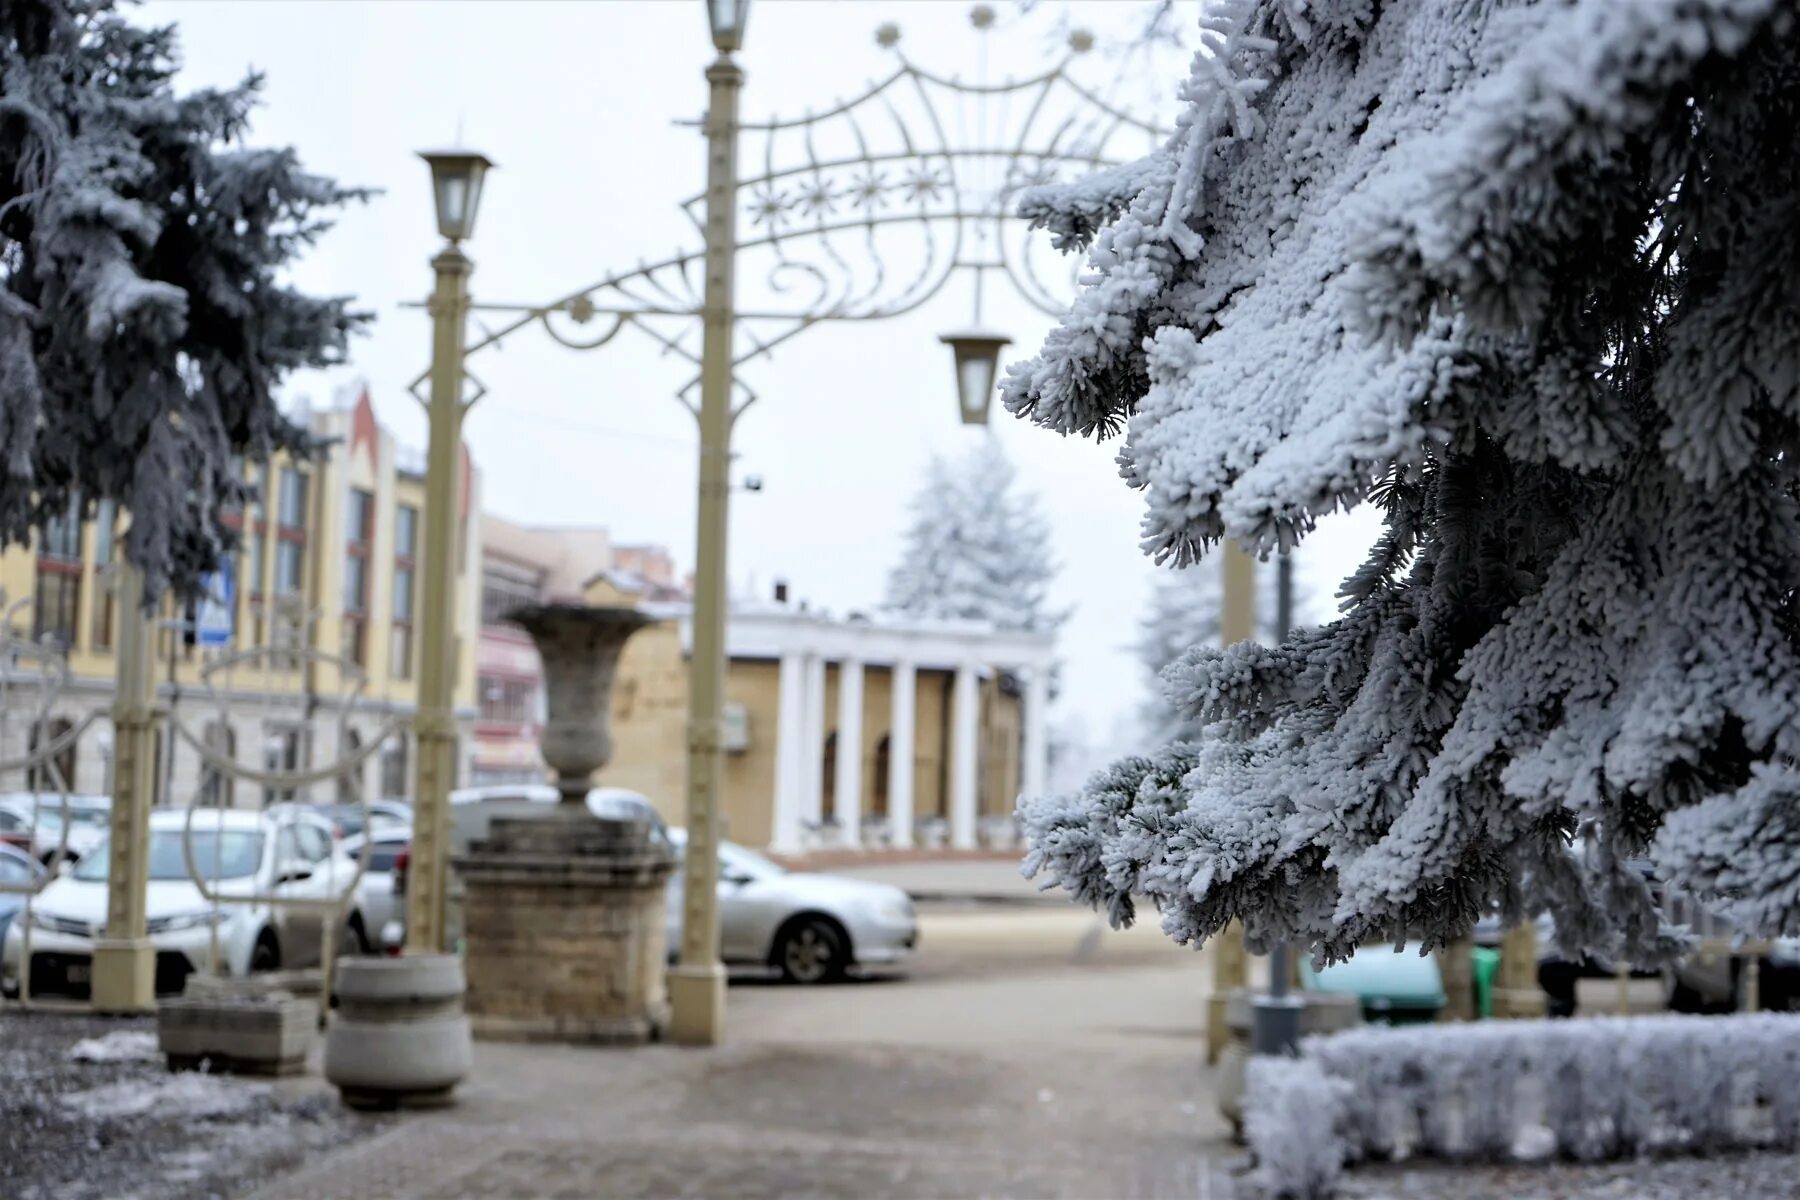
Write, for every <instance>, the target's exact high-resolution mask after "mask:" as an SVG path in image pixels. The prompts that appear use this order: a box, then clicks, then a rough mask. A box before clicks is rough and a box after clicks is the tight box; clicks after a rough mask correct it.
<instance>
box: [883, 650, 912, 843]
mask: <svg viewBox="0 0 1800 1200" xmlns="http://www.w3.org/2000/svg"><path fill="white" fill-rule="evenodd" d="M917 683H918V675H917V674H916V672H915V670H914V668H913V665H912V664H911V663H909V662H897V663H895V664H894V679H893V689H892V692H891V694H892V697H893V705H894V707H893V712H892V713H891V715H890V716H889V718H888V828H889V829H891V830H892V831H893V844H894V849H896V850H906V849H910V848H911V847H912V844H913V755H914V754H915V753H916V752H917V748H916V747H915V746H914V744H913V741H914V733H913V727H914V725H915V723H916V722H915V721H914V717H915V715H916V713H917V710H918V696H917V693H916V685H917Z"/></svg>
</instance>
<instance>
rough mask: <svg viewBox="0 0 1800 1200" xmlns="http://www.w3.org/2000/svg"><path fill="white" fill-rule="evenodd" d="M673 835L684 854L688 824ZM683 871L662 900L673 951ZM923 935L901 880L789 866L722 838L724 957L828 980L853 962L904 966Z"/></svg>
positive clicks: (794, 976) (795, 976) (793, 977)
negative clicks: (894, 882)
mask: <svg viewBox="0 0 1800 1200" xmlns="http://www.w3.org/2000/svg"><path fill="white" fill-rule="evenodd" d="M669 842H670V844H671V845H672V846H673V847H674V849H675V853H676V854H677V855H680V854H681V853H682V852H683V851H684V850H685V849H686V848H687V831H686V830H682V829H671V830H669ZM683 876H684V872H683V871H682V870H681V869H679V868H677V870H676V871H675V874H674V875H673V876H671V877H670V879H669V890H668V895H667V901H666V904H665V906H664V913H665V918H664V927H665V929H666V930H667V932H668V936H669V954H670V957H671V958H673V957H674V956H675V955H676V954H677V953H678V952H679V950H680V946H681V923H682V921H681V914H682V902H681V898H682V886H683ZM918 942H919V922H918V918H917V916H916V915H915V914H914V912H913V904H912V898H911V897H910V896H908V895H907V894H906V893H905V892H904V891H902V890H901V889H899V888H897V887H894V886H892V885H890V884H885V883H874V882H871V881H869V880H863V879H846V878H845V877H843V876H841V875H816V874H813V873H811V872H806V871H789V870H787V869H786V868H785V867H782V866H779V865H777V864H776V863H773V862H770V861H769V860H768V859H766V858H764V857H763V856H762V855H760V854H758V853H756V852H755V851H754V850H748V849H746V848H744V847H743V846H739V845H737V844H736V843H733V842H723V843H721V844H720V846H719V957H720V958H722V959H723V960H724V961H725V962H726V963H727V964H734V965H740V966H752V965H754V966H768V967H774V968H776V969H778V970H779V971H780V972H781V974H782V975H783V976H784V977H785V978H787V979H788V980H790V981H791V982H794V983H824V982H828V981H831V980H836V979H841V978H843V976H844V974H845V973H846V972H847V971H848V970H849V969H850V968H851V967H853V966H855V967H877V966H880V967H892V966H898V965H900V964H902V963H904V962H905V961H906V960H907V959H908V958H910V957H911V956H912V953H913V950H914V949H915V948H916V947H917V945H918Z"/></svg>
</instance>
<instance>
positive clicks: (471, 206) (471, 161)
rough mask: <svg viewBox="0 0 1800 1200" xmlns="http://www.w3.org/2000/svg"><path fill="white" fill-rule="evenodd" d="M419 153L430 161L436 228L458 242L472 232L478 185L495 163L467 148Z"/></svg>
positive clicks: (476, 208) (479, 201)
mask: <svg viewBox="0 0 1800 1200" xmlns="http://www.w3.org/2000/svg"><path fill="white" fill-rule="evenodd" d="M419 157H420V158H422V159H424V160H425V161H426V162H427V163H429V164H430V165H431V197H432V200H433V202H434V203H435V204H436V205H437V224H438V232H439V233H441V234H442V235H444V237H446V238H448V239H449V240H450V241H453V242H460V241H462V240H463V239H464V238H467V237H469V236H470V235H471V234H473V233H474V232H475V214H476V212H477V211H478V210H479V209H480V207H481V185H482V182H483V180H484V179H485V178H486V177H487V172H488V168H489V167H491V166H493V165H494V164H493V163H491V162H489V161H488V159H487V156H486V155H482V154H473V153H470V152H469V151H466V150H438V151H425V152H423V153H421V154H420V155H419Z"/></svg>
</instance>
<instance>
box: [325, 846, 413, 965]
mask: <svg viewBox="0 0 1800 1200" xmlns="http://www.w3.org/2000/svg"><path fill="white" fill-rule="evenodd" d="M411 843H412V826H411V825H383V826H380V827H378V828H376V829H374V830H371V831H370V832H368V833H359V834H357V835H355V836H354V837H347V838H345V839H344V840H343V842H342V843H341V845H340V847H339V848H340V849H341V850H343V852H344V857H346V858H348V859H349V860H350V861H351V862H352V863H354V862H356V861H357V860H358V859H359V858H361V857H362V852H363V847H364V846H365V845H367V846H368V847H369V861H368V865H366V866H365V867H363V876H362V882H360V883H359V884H357V894H356V906H357V910H358V911H359V912H361V913H362V917H363V920H364V921H366V922H367V923H368V924H367V926H366V927H367V929H368V931H369V933H370V935H371V936H372V937H374V938H377V939H380V940H382V941H386V940H387V939H388V937H390V936H391V934H390V933H389V932H388V923H389V922H391V921H404V919H405V915H406V914H405V911H404V909H405V905H404V897H403V895H401V894H400V893H399V892H398V891H397V890H396V888H395V883H394V868H395V867H396V865H398V864H399V863H400V860H401V856H402V855H404V854H405V853H406V852H407V849H408V847H409V846H410V845H411Z"/></svg>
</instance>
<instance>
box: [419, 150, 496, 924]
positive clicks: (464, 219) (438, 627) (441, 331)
mask: <svg viewBox="0 0 1800 1200" xmlns="http://www.w3.org/2000/svg"><path fill="white" fill-rule="evenodd" d="M419 157H420V158H423V159H424V160H425V161H426V162H427V163H428V164H430V166H431V194H432V200H433V203H434V204H435V206H436V208H437V225H438V232H439V233H441V234H442V235H443V236H444V243H445V244H444V247H443V248H442V249H441V250H439V251H438V252H437V255H436V256H435V257H434V258H433V259H432V260H431V266H432V269H433V270H434V271H435V272H436V275H437V282H436V286H435V287H434V288H433V289H432V293H431V300H430V302H429V303H428V304H427V305H426V309H427V311H429V312H430V314H431V398H430V401H429V402H428V404H427V408H428V410H429V413H430V422H431V440H430V448H429V450H428V452H427V457H426V464H425V528H424V531H423V535H424V556H425V560H424V562H422V563H421V564H420V569H421V583H422V584H423V587H422V588H421V594H422V595H423V596H424V597H425V603H424V604H423V605H421V606H420V612H419V641H418V646H417V658H418V666H419V691H418V705H417V708H416V710H415V713H414V719H413V729H414V731H415V735H416V737H417V740H418V750H417V754H416V756H415V761H416V764H417V766H416V773H415V775H414V784H413V799H414V801H415V803H416V808H415V809H414V813H413V839H412V851H411V859H412V870H411V871H410V872H409V878H408V885H407V893H406V949H407V951H408V952H410V953H414V954H441V953H443V951H444V950H445V949H446V948H447V947H446V944H445V934H446V920H445V917H446V907H445V899H446V896H447V895H448V891H447V886H448V877H449V864H450V787H451V784H452V783H453V782H454V781H455V779H456V711H455V694H454V693H455V688H456V662H455V659H456V643H455V639H454V636H453V631H452V630H451V628H450V612H451V610H452V607H453V606H452V605H451V604H449V603H448V602H446V601H445V599H444V598H445V597H448V596H450V595H451V594H452V590H453V588H454V587H455V570H454V564H455V562H456V521H457V513H458V511H459V506H458V504H457V496H456V490H457V485H458V483H459V481H460V476H461V474H462V471H461V467H462V463H461V450H462V423H463V416H464V414H466V413H467V411H468V408H469V403H470V402H465V401H464V400H463V378H464V367H463V356H464V354H465V352H466V349H467V340H466V339H467V326H468V315H469V273H470V272H471V271H473V270H474V269H475V264H474V263H472V262H470V261H469V257H468V255H466V254H464V253H463V252H462V247H461V245H460V244H459V243H461V242H462V241H463V240H464V239H465V238H467V237H468V236H469V235H470V234H472V233H474V232H475V215H476V211H477V210H478V209H479V208H480V205H481V184H482V180H483V179H484V178H485V177H486V175H487V172H488V168H489V167H491V166H493V164H492V163H491V162H489V161H488V159H487V157H486V156H485V155H481V154H475V153H472V152H470V151H467V150H441V151H427V152H424V153H421V154H420V155H419Z"/></svg>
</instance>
